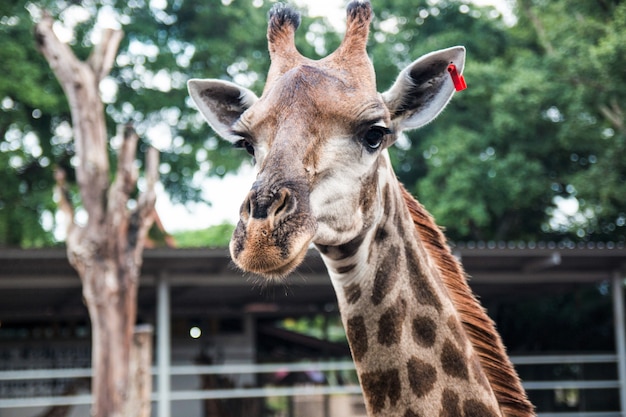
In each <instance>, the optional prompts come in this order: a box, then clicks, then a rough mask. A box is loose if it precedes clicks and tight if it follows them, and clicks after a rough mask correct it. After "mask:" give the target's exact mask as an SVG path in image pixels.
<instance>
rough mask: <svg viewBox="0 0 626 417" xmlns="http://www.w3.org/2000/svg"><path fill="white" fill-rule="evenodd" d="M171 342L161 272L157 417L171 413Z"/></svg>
mask: <svg viewBox="0 0 626 417" xmlns="http://www.w3.org/2000/svg"><path fill="white" fill-rule="evenodd" d="M171 340H172V338H171V332H170V287H169V282H168V274H167V272H165V271H163V272H161V273H160V275H159V277H158V282H157V362H158V363H157V366H158V370H159V378H158V394H159V397H158V406H157V410H158V414H157V416H158V417H170V415H171V412H172V408H171V398H170V392H171V386H170V366H171V358H172V356H171Z"/></svg>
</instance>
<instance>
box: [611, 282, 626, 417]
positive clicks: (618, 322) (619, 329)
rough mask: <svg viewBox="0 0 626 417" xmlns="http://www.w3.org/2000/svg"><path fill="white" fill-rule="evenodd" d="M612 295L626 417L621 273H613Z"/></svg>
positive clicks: (625, 336) (618, 371) (624, 340)
mask: <svg viewBox="0 0 626 417" xmlns="http://www.w3.org/2000/svg"><path fill="white" fill-rule="evenodd" d="M612 293H613V319H614V320H613V321H614V325H615V351H616V352H615V353H616V354H617V375H618V377H619V383H620V384H619V398H620V411H621V414H620V415H621V416H622V417H626V333H625V329H624V284H623V277H622V273H621V271H615V272H614V273H613V279H612Z"/></svg>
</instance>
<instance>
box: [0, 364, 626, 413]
mask: <svg viewBox="0 0 626 417" xmlns="http://www.w3.org/2000/svg"><path fill="white" fill-rule="evenodd" d="M617 360H618V358H617V355H614V354H606V355H550V356H513V357H511V361H512V362H513V364H514V365H516V366H528V365H559V364H593V363H617ZM353 370H354V364H353V363H352V362H351V361H341V362H319V363H314V362H311V363H283V364H239V365H197V366H196V365H181V366H172V367H171V368H170V377H172V376H202V375H237V374H268V373H278V372H307V371H318V372H337V371H353ZM152 373H153V375H154V376H156V377H158V372H157V368H156V367H153V368H152ZM90 377H91V369H89V368H82V369H40V370H12V371H0V383H1V382H2V381H27V380H58V379H61V380H62V379H75V378H90ZM620 385H621V384H620V381H618V380H591V381H590V380H561V381H525V382H524V388H526V389H527V390H529V391H532V390H556V389H580V390H593V389H618V388H619V387H620ZM360 393H361V389H360V387H359V386H358V385H311V386H294V387H273V386H272V387H264V388H232V389H216V390H172V391H171V392H170V400H171V401H190V400H208V399H227V398H265V397H280V396H286V397H289V396H308V395H333V394H343V395H354V394H360ZM152 401H153V402H158V401H159V398H158V395H157V394H156V393H153V394H152ZM90 403H91V395H89V394H83V395H69V396H33V397H29V398H0V409H9V408H25V407H51V406H62V405H89V404H90ZM538 416H539V417H621V416H622V413H620V412H619V411H604V412H589V411H587V412H564V413H553V412H546V413H540V414H538Z"/></svg>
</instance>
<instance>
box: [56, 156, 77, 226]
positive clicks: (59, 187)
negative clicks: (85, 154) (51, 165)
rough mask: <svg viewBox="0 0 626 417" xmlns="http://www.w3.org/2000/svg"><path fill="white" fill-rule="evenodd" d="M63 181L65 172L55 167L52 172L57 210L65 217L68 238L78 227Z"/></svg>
mask: <svg viewBox="0 0 626 417" xmlns="http://www.w3.org/2000/svg"><path fill="white" fill-rule="evenodd" d="M65 179H66V173H65V170H64V169H63V168H61V167H57V168H56V169H55V170H54V180H55V181H56V190H55V191H56V193H57V194H58V196H59V209H60V210H61V212H62V213H63V214H64V216H65V221H66V222H67V225H66V233H67V235H68V236H69V235H71V234H72V232H73V229H74V228H75V227H78V226H77V225H76V223H74V206H73V205H72V202H71V200H72V198H71V196H70V192H69V190H68V188H67V182H66V181H65Z"/></svg>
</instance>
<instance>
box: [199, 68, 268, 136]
mask: <svg viewBox="0 0 626 417" xmlns="http://www.w3.org/2000/svg"><path fill="white" fill-rule="evenodd" d="M187 89H188V90H189V95H190V96H191V98H192V100H193V101H194V103H196V106H197V107H198V110H200V113H201V114H202V115H203V116H204V118H205V119H206V121H207V122H208V123H209V125H210V126H211V127H212V128H213V130H215V132H216V133H217V134H218V135H220V136H221V137H222V138H224V139H226V140H228V141H230V142H234V141H236V140H238V139H240V138H239V136H236V135H234V134H233V132H232V130H231V127H232V125H233V123H235V122H236V121H237V119H239V117H240V116H241V115H242V114H243V112H245V111H246V110H248V109H249V108H250V106H252V105H253V104H254V103H256V101H257V100H258V98H257V96H256V95H255V94H254V93H253V92H252V91H250V90H248V89H247V88H244V87H240V86H238V85H236V84H233V83H231V82H228V81H222V80H199V79H192V80H189V81H188V82H187Z"/></svg>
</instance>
